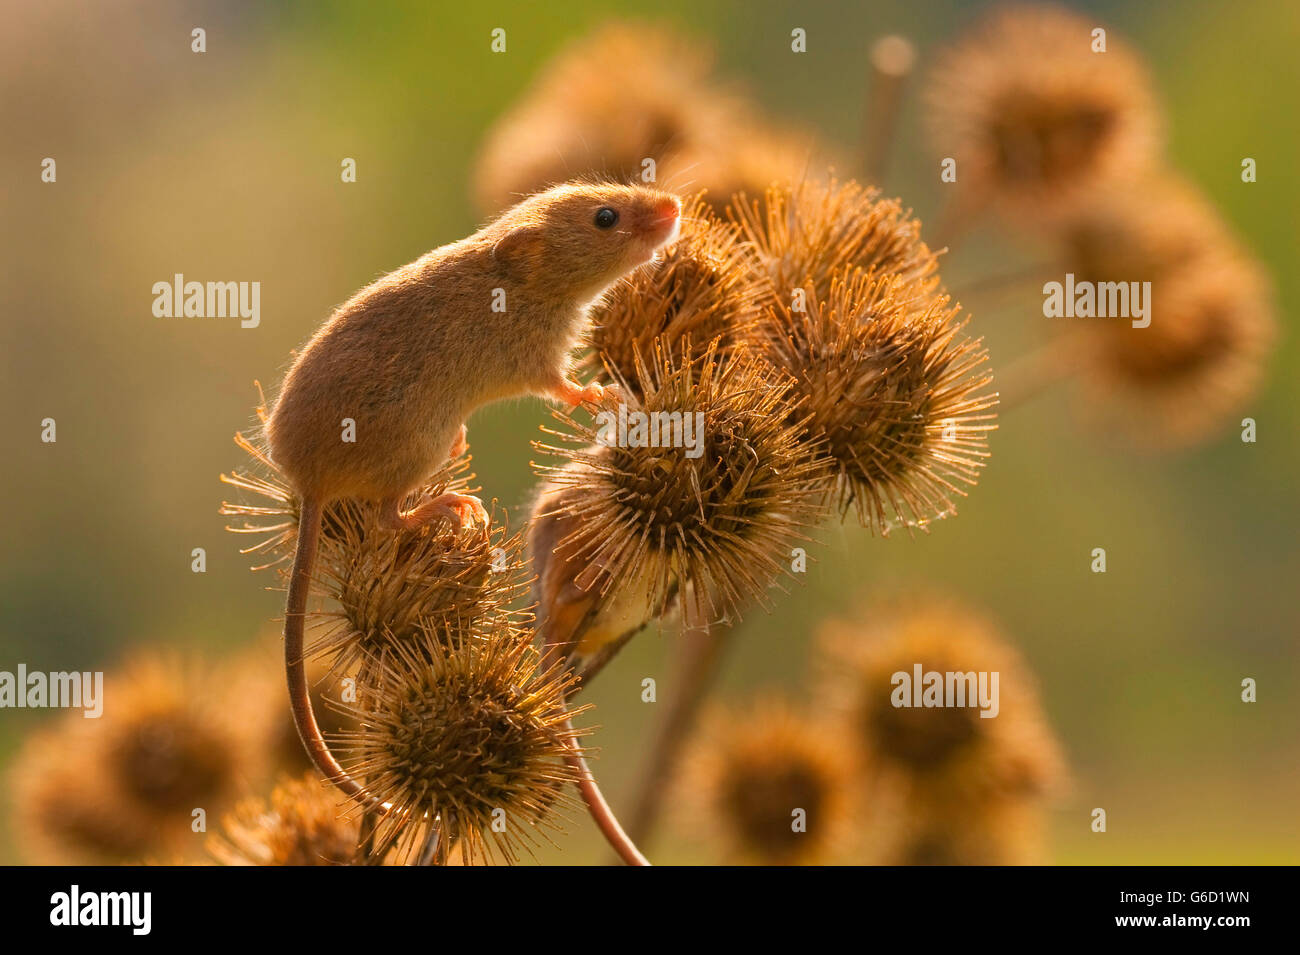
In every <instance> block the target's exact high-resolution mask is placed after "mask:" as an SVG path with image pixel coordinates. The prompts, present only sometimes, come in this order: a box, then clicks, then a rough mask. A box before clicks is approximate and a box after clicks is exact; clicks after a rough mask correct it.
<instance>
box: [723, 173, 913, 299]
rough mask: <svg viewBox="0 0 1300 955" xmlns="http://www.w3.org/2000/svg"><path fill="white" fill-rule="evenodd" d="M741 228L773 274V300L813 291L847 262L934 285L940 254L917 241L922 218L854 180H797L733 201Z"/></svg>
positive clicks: (824, 287)
mask: <svg viewBox="0 0 1300 955" xmlns="http://www.w3.org/2000/svg"><path fill="white" fill-rule="evenodd" d="M733 208H734V211H735V217H736V220H737V223H738V225H739V226H740V229H741V232H742V233H743V235H744V236H745V238H746V240H747V241H748V242H749V243H750V244H751V245H752V246H753V248H754V251H755V252H756V253H757V255H758V259H759V263H760V266H761V267H762V268H763V269H764V270H765V271H766V273H767V275H768V278H769V279H770V280H771V287H772V290H773V294H774V296H775V299H776V301H777V302H780V303H784V304H786V305H790V304H792V296H793V295H794V294H795V292H796V290H797V289H803V288H806V287H808V286H811V287H812V289H813V290H814V293H815V294H814V296H813V297H814V298H816V299H819V300H820V299H824V298H825V297H826V296H827V295H829V294H830V287H831V282H832V280H833V279H834V278H836V277H837V276H842V275H844V274H846V273H848V272H849V271H851V270H853V269H862V270H864V271H873V270H874V271H875V272H876V273H878V274H880V275H882V276H895V277H897V278H899V279H900V280H903V281H906V282H909V283H912V284H915V285H917V286H919V287H921V288H922V289H924V290H931V289H934V288H937V287H938V284H939V276H938V268H939V261H938V258H937V257H936V256H935V254H934V253H933V252H931V251H930V247H929V246H927V245H926V244H925V243H924V242H923V241H922V240H921V222H920V220H919V219H914V218H912V215H911V212H910V211H906V210H904V209H903V207H902V205H901V204H900V203H899V201H898V200H897V199H882V198H880V192H879V190H877V189H870V188H865V187H863V186H861V185H859V184H858V183H856V182H854V181H852V180H849V181H848V182H843V183H840V182H837V181H835V180H831V181H830V182H829V183H819V182H811V181H807V180H804V181H801V182H799V183H798V184H797V185H794V186H789V185H780V186H772V187H771V188H769V189H768V190H767V192H766V194H765V195H764V197H763V199H762V200H761V201H758V200H753V201H751V200H748V199H746V200H741V201H737V202H736V203H735V204H734V206H733Z"/></svg>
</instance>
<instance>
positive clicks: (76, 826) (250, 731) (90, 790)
mask: <svg viewBox="0 0 1300 955" xmlns="http://www.w3.org/2000/svg"><path fill="white" fill-rule="evenodd" d="M106 683H107V686H106V687H105V697H106V702H105V707H104V713H103V715H102V716H101V717H100V718H99V719H85V718H84V717H83V714H82V713H81V712H80V711H79V710H74V711H71V712H69V713H67V714H65V715H64V716H63V718H61V719H60V720H58V721H57V723H56V724H55V725H53V726H51V727H49V728H47V729H45V730H43V731H40V732H37V733H34V734H33V735H32V736H31V737H29V738H28V740H27V742H26V744H25V746H24V749H23V752H22V754H21V755H20V756H19V758H18V760H17V762H16V764H15V767H14V790H15V794H16V798H15V805H16V809H17V812H18V826H17V831H18V833H19V835H20V838H22V839H23V840H25V842H26V843H27V848H28V850H29V852H30V855H31V857H32V859H33V861H43V862H81V863H101V864H102V863H108V862H124V861H140V860H141V859H142V858H143V857H145V856H147V855H153V854H159V853H162V854H167V853H184V852H185V851H186V850H187V849H188V848H191V847H192V833H191V829H190V824H191V822H192V820H193V816H192V813H193V811H194V810H195V809H202V810H204V811H205V812H207V813H214V812H218V811H220V809H221V808H222V806H223V805H224V804H226V803H227V802H229V801H230V800H231V799H232V798H233V797H234V796H235V795H237V793H238V792H239V790H240V787H241V786H242V785H243V784H245V783H247V782H248V781H249V780H256V779H258V778H259V776H260V775H262V774H263V773H264V771H265V768H266V760H267V753H266V751H265V748H264V746H265V742H266V740H267V739H268V738H269V736H270V732H269V727H268V725H267V723H266V722H265V719H264V715H265V714H264V710H263V708H261V707H260V706H252V707H249V706H247V705H246V701H244V700H243V699H241V698H240V697H239V696H238V694H236V693H234V692H232V688H233V686H234V685H235V681H234V680H232V679H229V675H228V674H226V673H225V672H224V671H220V670H218V671H213V670H212V669H211V668H210V667H209V668H200V667H199V666H197V665H184V664H182V663H180V662H178V661H176V660H169V659H163V658H158V657H152V656H142V657H140V658H138V659H137V660H135V661H133V662H132V663H130V664H129V665H128V666H126V667H125V668H124V669H123V670H122V672H121V673H120V674H111V675H110V676H109V679H108V680H107V681H106Z"/></svg>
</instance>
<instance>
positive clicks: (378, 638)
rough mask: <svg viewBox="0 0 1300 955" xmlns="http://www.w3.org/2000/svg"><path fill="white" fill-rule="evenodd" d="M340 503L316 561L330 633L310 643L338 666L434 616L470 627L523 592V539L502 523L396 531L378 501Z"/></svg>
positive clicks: (456, 627) (451, 626) (455, 626)
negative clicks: (385, 523)
mask: <svg viewBox="0 0 1300 955" xmlns="http://www.w3.org/2000/svg"><path fill="white" fill-rule="evenodd" d="M430 493H432V494H435V495H436V494H439V493H442V492H441V490H433V491H431V492H430ZM337 507H338V511H339V517H340V520H339V522H338V527H339V533H338V535H337V536H336V537H334V538H333V539H331V540H330V541H329V542H327V543H324V544H322V546H321V551H320V557H319V559H318V561H317V567H318V571H317V574H318V576H319V577H320V578H321V584H322V589H323V590H324V591H325V593H326V594H328V595H329V596H330V597H331V598H332V599H333V603H334V607H332V608H331V609H329V610H327V611H326V613H325V614H324V619H325V620H326V621H327V623H326V630H325V634H324V635H323V636H322V637H321V638H320V639H319V640H316V641H314V642H313V644H312V645H311V646H310V647H309V648H308V653H309V654H316V653H325V654H327V655H328V656H329V658H330V659H331V660H332V661H333V662H334V665H335V668H336V669H343V670H346V669H349V668H350V667H352V666H353V665H354V664H355V663H357V662H359V661H361V660H362V659H363V658H366V657H368V656H372V655H374V654H375V653H378V652H380V651H382V649H383V648H384V647H386V646H388V645H390V644H391V643H393V642H394V641H402V640H405V639H408V638H409V637H410V636H411V635H412V634H413V633H415V632H416V630H418V629H423V630H424V631H427V630H428V628H429V626H430V624H429V621H430V620H437V621H441V623H442V624H443V625H444V628H445V629H446V630H448V631H450V632H461V633H463V632H469V628H472V627H473V626H474V625H475V623H476V622H477V621H479V620H480V619H481V618H483V617H489V616H500V615H502V614H505V613H506V607H507V606H508V605H509V604H510V603H511V602H512V601H513V600H514V599H515V598H516V597H518V596H520V595H522V593H523V590H524V587H525V584H524V582H523V561H522V556H521V551H522V540H521V539H520V537H519V536H518V535H510V534H509V533H508V532H507V530H506V528H505V527H504V526H503V525H502V524H499V523H493V524H492V525H491V530H490V532H489V533H484V531H483V528H482V526H481V525H478V524H470V525H465V526H463V527H457V526H453V525H452V524H451V523H450V522H447V521H440V522H438V523H436V524H431V525H427V526H425V527H423V528H421V529H420V530H418V531H405V532H399V533H394V532H393V531H391V530H386V529H383V528H381V527H380V526H379V522H378V512H377V510H376V509H375V508H373V507H363V506H361V505H358V504H356V503H355V502H341V503H340V504H339V505H337Z"/></svg>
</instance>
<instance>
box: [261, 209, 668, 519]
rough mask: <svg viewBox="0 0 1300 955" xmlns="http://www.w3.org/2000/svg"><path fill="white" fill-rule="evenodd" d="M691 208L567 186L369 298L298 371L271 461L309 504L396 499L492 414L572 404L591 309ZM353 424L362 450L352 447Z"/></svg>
mask: <svg viewBox="0 0 1300 955" xmlns="http://www.w3.org/2000/svg"><path fill="white" fill-rule="evenodd" d="M676 202H677V200H676V198H675V197H673V196H670V195H669V194H667V193H662V192H658V191H655V190H650V189H644V188H639V187H630V186H614V185H594V184H591V185H589V184H579V185H565V186H558V187H556V188H554V189H550V190H548V191H546V192H543V193H539V194H538V195H535V196H531V197H529V198H528V199H525V200H524V201H523V202H521V203H519V204H518V205H517V206H515V207H513V208H512V209H510V210H508V211H507V212H506V213H504V214H503V215H502V216H501V217H500V218H499V219H497V220H496V221H494V222H493V223H491V224H490V225H488V226H487V227H486V228H484V229H482V230H481V231H479V232H477V233H475V234H474V235H472V236H470V237H469V238H467V239H462V240H461V241H459V242H454V243H452V244H450V245H445V246H442V247H441V248H438V249H434V250H433V251H432V252H429V253H427V254H426V255H424V256H422V257H421V258H419V259H417V260H416V261H414V262H412V263H411V264H409V265H406V266H403V267H402V268H400V269H398V270H397V271H395V272H392V273H390V274H388V275H386V276H384V277H383V278H381V279H379V280H378V281H376V282H374V283H373V284H372V285H370V286H368V287H366V288H364V289H362V290H361V291H360V292H358V293H357V294H356V295H354V296H353V297H352V298H351V299H349V300H348V301H347V302H346V303H345V304H344V305H343V306H342V307H340V308H339V309H338V310H337V311H336V312H335V313H334V315H333V316H332V317H331V318H330V320H329V321H328V322H326V323H325V325H324V326H322V327H321V329H320V330H319V331H318V332H317V333H316V334H315V335H314V336H313V337H312V339H311V341H310V342H309V343H308V344H307V346H306V348H304V349H303V351H302V352H301V354H300V355H299V356H298V358H297V360H296V361H295V362H294V364H293V367H292V368H291V369H290V370H289V373H288V375H287V377H286V378H285V382H284V386H283V388H282V389H281V393H280V397H279V400H278V402H277V403H276V406H275V409H274V411H273V412H272V414H271V418H270V420H269V421H268V422H267V437H268V438H269V441H270V447H271V455H272V458H273V459H274V460H275V462H276V464H277V465H278V466H279V467H280V468H281V469H283V471H284V472H285V474H286V475H287V476H288V477H289V479H290V480H291V481H292V483H293V484H294V485H295V488H296V489H297V490H298V491H299V493H300V494H302V495H303V496H310V497H314V498H320V499H322V500H323V501H328V500H331V499H333V498H337V497H356V498H363V499H370V500H383V499H387V498H389V497H392V496H400V495H403V494H405V493H406V492H408V491H410V490H412V489H413V488H415V487H417V486H418V485H419V484H420V483H421V481H422V480H423V479H424V478H426V477H428V476H429V475H430V474H432V473H433V472H434V471H436V470H437V469H438V468H439V467H440V466H441V465H442V464H443V463H444V462H445V461H446V459H447V457H448V454H449V451H450V449H451V447H452V444H453V442H454V441H455V438H456V435H457V433H458V431H459V428H460V425H461V424H462V423H463V422H464V420H465V418H466V416H467V415H468V414H469V413H470V412H471V411H472V410H473V409H474V408H476V407H478V406H479V405H481V404H484V403H486V402H489V401H494V400H496V399H499V398H506V397H510V396H518V395H525V394H538V395H554V396H560V395H563V394H564V389H563V388H562V387H561V384H562V382H563V381H564V379H565V377H566V375H567V369H568V363H569V352H570V350H571V349H572V348H573V347H574V346H575V345H576V344H577V342H578V339H579V338H580V337H581V335H582V333H583V331H584V324H585V321H586V306H587V304H588V303H590V302H591V301H592V300H593V299H595V298H596V297H597V296H598V295H600V293H601V292H602V291H604V289H605V288H607V287H608V286H609V285H610V284H611V283H613V282H615V281H616V280H617V279H618V278H620V277H621V276H622V275H624V274H626V273H627V272H628V271H630V270H631V269H632V268H635V267H636V266H638V265H640V264H642V263H643V262H646V261H648V260H649V259H650V258H651V256H652V254H653V252H654V250H655V248H657V247H658V245H659V244H661V243H662V242H663V241H664V240H665V239H666V238H668V237H669V236H668V234H667V230H666V229H665V228H664V227H663V225H662V223H660V221H659V220H661V219H662V218H663V217H664V209H665V208H666V206H667V204H669V203H673V204H675V203H676ZM602 206H610V207H612V208H615V209H617V210H618V211H619V213H620V216H619V222H618V223H617V225H615V226H614V227H613V228H612V229H610V230H606V231H602V230H600V229H598V228H597V227H596V226H595V225H594V223H593V218H594V216H595V213H596V211H597V210H598V209H599V208H601V207H602ZM673 207H674V209H676V208H677V206H676V205H674V206H673ZM496 289H501V290H502V293H503V294H504V296H505V310H504V311H493V308H492V306H493V302H494V290H496ZM566 397H567V396H566ZM345 418H350V419H352V420H353V421H355V422H356V428H355V430H356V435H355V437H356V440H355V443H346V442H344V441H343V439H342V436H343V427H344V426H343V420H344V419H345Z"/></svg>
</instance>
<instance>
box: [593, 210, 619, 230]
mask: <svg viewBox="0 0 1300 955" xmlns="http://www.w3.org/2000/svg"><path fill="white" fill-rule="evenodd" d="M617 222H618V211H617V210H616V209H611V208H610V207H609V206H602V207H601V208H599V209H597V210H596V228H597V229H612V228H614V225H615V224H616V223H617Z"/></svg>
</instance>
